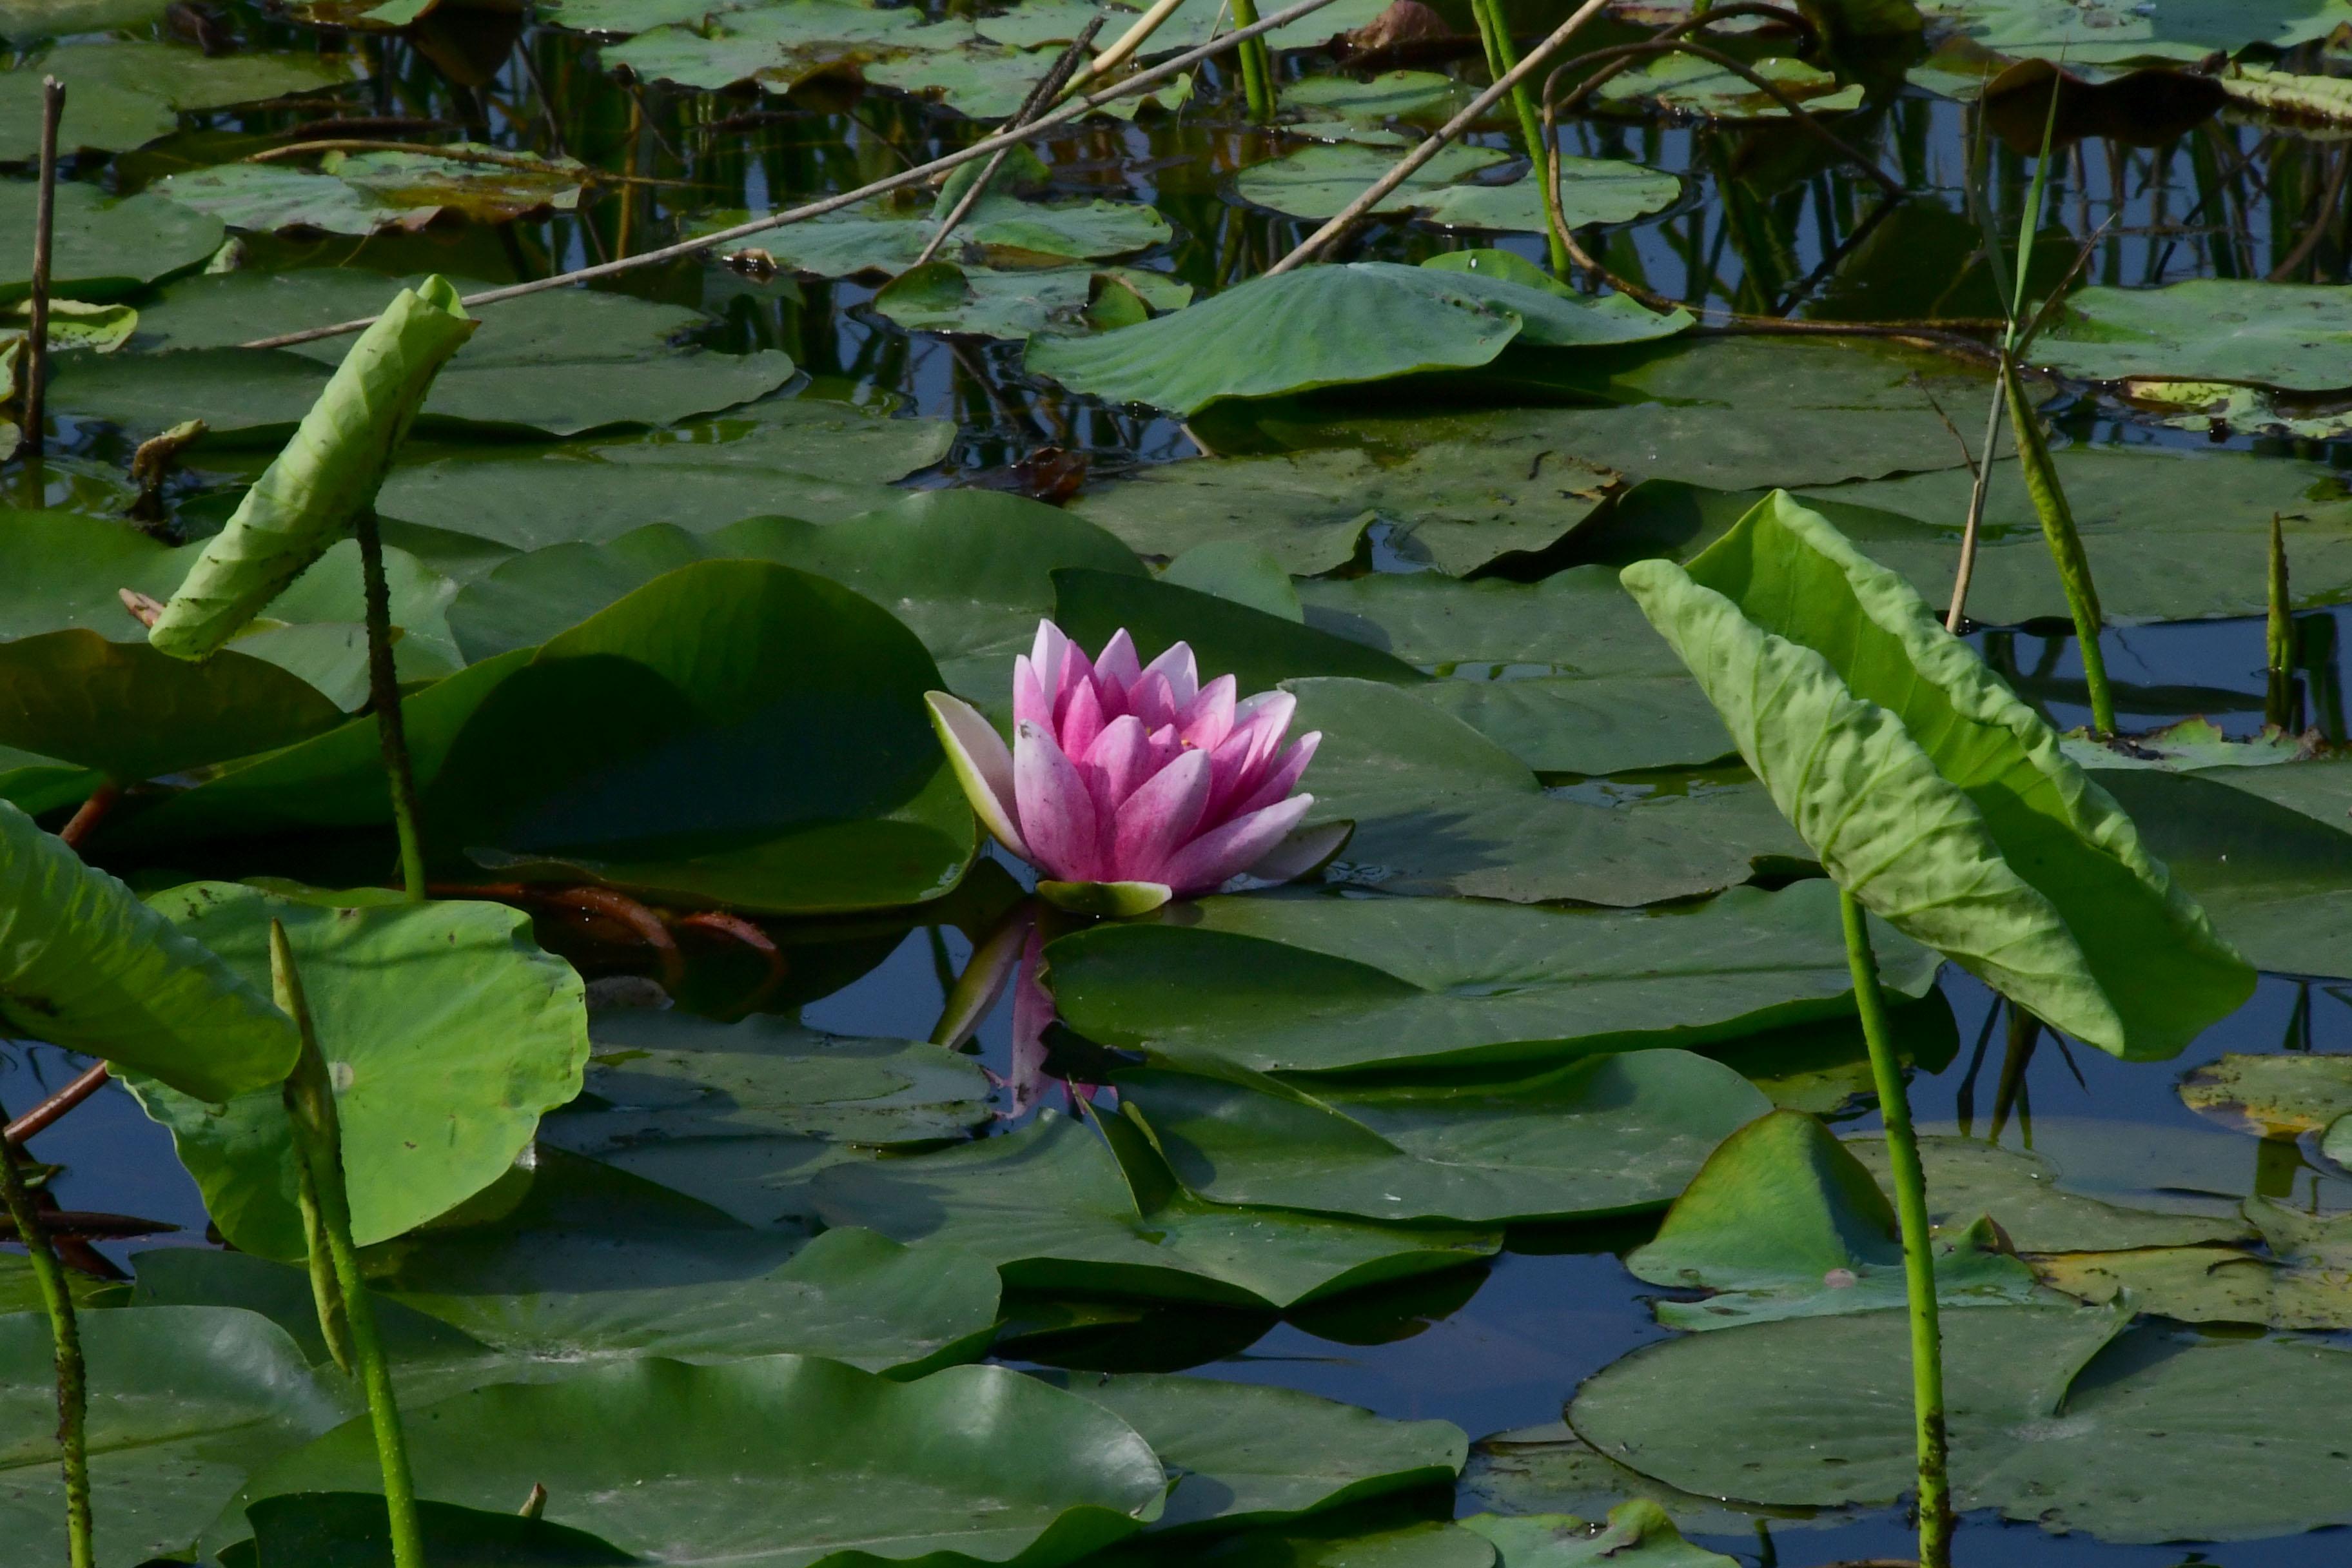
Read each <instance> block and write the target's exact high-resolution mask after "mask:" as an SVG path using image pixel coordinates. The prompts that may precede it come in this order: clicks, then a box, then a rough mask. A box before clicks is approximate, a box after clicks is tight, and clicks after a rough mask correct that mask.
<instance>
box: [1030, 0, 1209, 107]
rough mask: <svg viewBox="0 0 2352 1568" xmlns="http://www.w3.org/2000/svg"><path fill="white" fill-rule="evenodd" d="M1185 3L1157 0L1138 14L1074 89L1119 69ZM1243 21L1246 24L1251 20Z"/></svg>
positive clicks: (1081, 73)
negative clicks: (1146, 9)
mask: <svg viewBox="0 0 2352 1568" xmlns="http://www.w3.org/2000/svg"><path fill="white" fill-rule="evenodd" d="M1183 3H1184V0H1153V4H1152V6H1151V8H1150V10H1148V11H1146V12H1144V14H1143V15H1142V16H1138V17H1137V18H1136V19H1135V21H1134V22H1133V23H1132V24H1131V25H1130V26H1129V27H1128V29H1127V31H1126V32H1124V33H1121V34H1120V35H1119V36H1118V37H1117V38H1116V39H1114V40H1112V42H1111V46H1110V47H1108V48H1107V49H1105V50H1104V51H1103V52H1102V53H1100V54H1098V55H1097V56H1096V57H1095V58H1094V63H1093V64H1091V65H1089V66H1087V68H1086V69H1085V70H1083V71H1081V72H1079V73H1078V78H1077V80H1076V82H1074V83H1073V84H1072V87H1071V90H1073V91H1075V90H1076V89H1077V88H1078V87H1080V86H1083V85H1085V84H1086V83H1087V82H1089V81H1092V80H1093V79H1095V78H1097V77H1098V76H1108V75H1109V74H1110V73H1111V72H1112V71H1114V70H1116V69H1118V67H1119V66H1120V65H1122V64H1123V63H1125V61H1126V60H1127V58H1128V57H1129V55H1132V54H1133V53H1135V51H1136V50H1138V49H1139V48H1141V47H1143V45H1144V42H1145V40H1146V39H1148V38H1150V37H1151V35H1152V34H1154V33H1156V32H1158V31H1160V27H1161V26H1163V25H1165V24H1166V22H1167V20H1168V18H1169V17H1171V16H1174V15H1175V14H1176V8H1177V7H1178V6H1179V5H1182V4H1183ZM1243 25H1244V26H1247V25H1248V24H1246V23H1244V24H1243Z"/></svg>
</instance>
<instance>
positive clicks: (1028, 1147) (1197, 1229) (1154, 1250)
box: [807, 1111, 1499, 1309]
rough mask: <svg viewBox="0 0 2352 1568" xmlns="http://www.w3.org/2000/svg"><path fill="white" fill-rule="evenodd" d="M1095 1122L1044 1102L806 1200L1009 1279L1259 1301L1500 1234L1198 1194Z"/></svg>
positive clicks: (1349, 1280) (1106, 1121) (1339, 1285)
mask: <svg viewBox="0 0 2352 1568" xmlns="http://www.w3.org/2000/svg"><path fill="white" fill-rule="evenodd" d="M1095 1120H1097V1121H1099V1122H1100V1125H1101V1129H1102V1131H1101V1132H1100V1133H1097V1131H1096V1130H1094V1129H1092V1128H1089V1127H1087V1125H1086V1123H1085V1122H1083V1121H1072V1120H1070V1119H1068V1118H1066V1117H1061V1116H1057V1115H1055V1114H1054V1113H1052V1112H1050V1111H1048V1112H1046V1113H1045V1115H1044V1116H1042V1117H1041V1118H1040V1119H1039V1121H1037V1122H1036V1123H1035V1124H1034V1125H1033V1126H1031V1127H1029V1128H1027V1129H1025V1130H1024V1131H1019V1132H1014V1133H1011V1134H1008V1135H1006V1136H1004V1137H1001V1138H988V1139H983V1140H982V1141H981V1142H977V1143H971V1144H967V1145H964V1146H963V1147H961V1148H957V1149H950V1150H947V1151H945V1152H940V1153H936V1154H920V1155H914V1156H910V1157H907V1158H902V1159H894V1160H879V1161H868V1162H864V1163H856V1164H840V1165H834V1166H830V1167H828V1168H826V1169H824V1170H823V1171H820V1172H819V1173H817V1174H816V1176H815V1177H814V1179H813V1180H812V1181H811V1182H810V1184H809V1186H808V1189H807V1190H808V1196H809V1199H810V1201H811V1203H812V1204H813V1205H814V1209H815V1211H816V1213H817V1214H818V1215H819V1216H821V1217H822V1218H823V1219H824V1222H825V1223H826V1224H827V1225H863V1226H868V1227H869V1228H871V1229H874V1230H877V1231H880V1232H881V1233H882V1234H883V1235H885V1236H890V1237H898V1239H899V1240H902V1241H907V1242H910V1243H911V1242H915V1241H919V1240H926V1239H932V1238H936V1239H937V1240H939V1241H941V1242H945V1243H947V1244H948V1245H950V1246H952V1247H960V1248H961V1249H962V1250H964V1251H967V1252H972V1253H977V1254H979V1255H980V1256H981V1257H983V1258H989V1259H990V1260H992V1262H994V1263H995V1264H996V1265H997V1266H998V1267H999V1268H1001V1269H1002V1270H1003V1274H1004V1278H1005V1280H1006V1282H1007V1283H1008V1284H1011V1285H1014V1286H1017V1287H1022V1288H1024V1289H1062V1290H1075V1291H1079V1292H1083V1293H1087V1294H1111V1295H1122V1296H1144V1297H1169V1298H1173V1299H1175V1300H1192V1301H1206V1302H1221V1303H1224V1304H1227V1305H1233V1306H1242V1307H1254V1308H1260V1309H1264V1308H1268V1307H1271V1308H1277V1309H1279V1308H1284V1307H1289V1306H1293V1305H1296V1304H1297V1303H1299V1302H1302V1301H1308V1300H1319V1299H1321V1298H1324V1297H1327V1296H1335V1295H1339V1294H1340V1293H1342V1292H1344V1291H1347V1290H1351V1289H1359V1288H1360V1287H1363V1286H1367V1285H1374V1284H1381V1283H1385V1282H1387V1281H1390V1280H1393V1279H1408V1278H1411V1277H1412V1276H1413V1275H1417V1274H1427V1273H1431V1272H1433V1271H1434V1270H1437V1269H1442V1268H1455V1267H1458V1266H1460V1265H1462V1264H1465V1263H1470V1262H1475V1261H1476V1260H1477V1259H1479V1258H1485V1257H1488V1256H1491V1255H1492V1253H1493V1252H1494V1250H1495V1248H1496V1246H1497V1245H1498V1244H1499V1238H1498V1237H1496V1235H1495V1233H1493V1232H1491V1231H1483V1232H1482V1231H1477V1230H1469V1229H1460V1228H1450V1229H1449V1228H1429V1227H1422V1228H1416V1229H1410V1230H1408V1229H1402V1228H1398V1227H1395V1226H1381V1225H1375V1224H1371V1223H1369V1222H1366V1221H1362V1220H1353V1219H1335V1218H1328V1217H1325V1216H1322V1215H1305V1214H1288V1213H1285V1212H1282V1211H1280V1210H1275V1209H1255V1208H1236V1207H1233V1206H1230V1205H1223V1204H1210V1203H1206V1202H1203V1201H1202V1200H1201V1199H1199V1198H1196V1197H1194V1196H1192V1194H1188V1193H1186V1192H1185V1191H1184V1190H1183V1189H1182V1188H1181V1187H1180V1186H1179V1185H1177V1184H1176V1182H1175V1180H1174V1178H1173V1177H1172V1176H1171V1175H1170V1174H1169V1173H1168V1172H1167V1170H1166V1168H1165V1167H1164V1166H1163V1165H1161V1164H1160V1160H1159V1156H1158V1155H1156V1154H1154V1153H1153V1152H1151V1151H1150V1147H1149V1146H1148V1145H1147V1144H1146V1142H1145V1141H1144V1137H1143V1134H1142V1133H1141V1132H1139V1131H1137V1129H1136V1128H1135V1127H1134V1126H1133V1124H1131V1123H1129V1122H1128V1121H1126V1120H1125V1119H1124V1118H1120V1117H1109V1118H1096V1119H1095ZM1107 1139H1108V1142H1106V1140H1107Z"/></svg>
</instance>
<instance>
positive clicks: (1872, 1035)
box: [1838, 888, 1952, 1568]
mask: <svg viewBox="0 0 2352 1568" xmlns="http://www.w3.org/2000/svg"><path fill="white" fill-rule="evenodd" d="M1838 913H1839V914H1840V916H1842V917H1843V921H1844V924H1845V958H1846V965H1847V967H1848V968H1849V969H1850V970H1852V971H1853V1000H1854V1006H1855V1008H1856V1010H1858V1011H1859V1012H1860V1013H1861V1015H1862V1036H1863V1038H1864V1040H1865V1041H1867V1042H1868V1043H1869V1046H1870V1073H1871V1078H1872V1079H1873V1080H1874V1081H1875V1083H1876V1084H1877V1086H1878V1113H1879V1117H1880V1119H1881V1120H1883V1121H1885V1123H1886V1157H1887V1163H1888V1165H1890V1166H1891V1167H1892V1168H1893V1170H1894V1174H1895V1218H1896V1220H1897V1221H1898V1222H1899V1223H1900V1225H1901V1226H1902V1230H1903V1282H1904V1286H1905V1290H1906V1295H1907V1296H1908V1297H1909V1298H1910V1304H1911V1403H1912V1409H1913V1412H1914V1415H1915V1416H1916V1420H1917V1425H1918V1443H1919V1565H1920V1568H1951V1563H1952V1497H1951V1486H1950V1482H1949V1480H1948V1476H1947V1468H1948V1467H1947V1463H1946V1460H1947V1449H1948V1444H1947V1439H1946V1436H1945V1430H1944V1345H1943V1335H1942V1331H1940V1329H1939V1328H1938V1326H1937V1321H1936V1258H1935V1243H1934V1241H1933V1240H1932V1239H1931V1238H1930V1237H1929V1236H1928V1234H1927V1173H1926V1171H1924V1170H1923V1169H1922V1168H1921V1167H1920V1164H1919V1139H1918V1136H1917V1134H1916V1133H1915V1132H1913V1131H1912V1130H1911V1100H1910V1096H1909V1094H1908V1092H1907V1091H1906V1089H1905V1088H1904V1085H1903V1065H1902V1064H1901V1063H1900V1062H1898V1061H1896V1060H1895V1043H1894V1040H1893V1038H1892V1037H1891V1036H1890V1035H1889V1033H1888V1030H1887V1026H1886V997H1885V994H1884V993H1882V992H1881V991H1880V990H1879V988H1878V959H1877V955H1876V954H1874V953H1873V952H1871V949H1870V927H1869V926H1868V925H1867V924H1866V923H1865V922H1864V918H1863V912H1862V906H1861V905H1860V904H1858V903H1856V902H1854V900H1853V894H1851V893H1849V892H1847V891H1846V890H1845V889H1843V888H1840V889H1838Z"/></svg>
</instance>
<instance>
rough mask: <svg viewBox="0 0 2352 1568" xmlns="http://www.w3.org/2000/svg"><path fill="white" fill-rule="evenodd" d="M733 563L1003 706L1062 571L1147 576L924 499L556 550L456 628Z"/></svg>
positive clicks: (508, 580) (654, 531)
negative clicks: (780, 578)
mask: <svg viewBox="0 0 2352 1568" xmlns="http://www.w3.org/2000/svg"><path fill="white" fill-rule="evenodd" d="M813 435H814V433H812V436H813ZM813 444H814V443H813ZM851 456H852V457H854V456H855V454H854V453H852V454H851ZM0 537H5V536H4V535H0ZM725 557H731V558H747V557H748V558H750V559H753V560H763V561H776V562H781V563H783V564H786V565H791V566H797V567H800V568H801V569H802V570H803V571H808V572H814V573H816V574H819V575H821V576H824V577H829V578H831V579H833V580H834V581H835V582H836V583H839V584H842V585H843V586H845V587H847V588H851V589H854V590H855V591H856V592H857V593H860V594H863V595H865V596H866V597H867V598H869V599H872V600H873V601H874V602H875V603H877V604H879V605H887V606H889V608H890V611H891V613H892V614H893V615H894V616H898V618H899V619H900V620H901V621H903V622H905V623H906V625H907V626H908V627H909V628H910V629H911V630H913V631H914V632H915V634H916V635H917V636H919V637H921V638H922V639H923V642H924V646H925V647H929V649H930V650H931V654H932V657H933V658H937V659H938V660H939V661H940V671H941V673H942V674H943V675H944V676H945V677H946V679H947V680H948V683H949V685H950V688H951V689H954V690H956V691H958V692H960V693H961V694H963V695H964V696H966V697H968V698H971V700H975V701H979V702H982V703H985V704H988V705H991V706H996V705H1001V704H1003V702H1004V701H1005V700H1006V693H1007V691H1008V690H1009V685H1008V683H1009V681H1010V680H1011V678H1012V668H1013V656H1014V655H1015V654H1017V653H1024V652H1026V651H1027V650H1028V647H1029V645H1030V644H1031V642H1033V641H1034V639H1035V637H1036V630H1037V622H1038V620H1039V619H1040V618H1042V617H1044V616H1049V615H1051V614H1053V612H1054V607H1055V588H1054V579H1053V575H1052V574H1053V573H1054V572H1055V570H1057V569H1060V568H1064V567H1083V568H1085V569H1087V570H1088V571H1091V572H1097V573H1104V574H1128V575H1133V576H1135V577H1138V578H1140V577H1141V575H1142V568H1141V567H1140V566H1139V565H1138V564H1137V563H1136V561H1135V558H1134V556H1133V555H1132V554H1131V553H1129V551H1128V550H1127V549H1126V548H1125V547H1124V546H1123V545H1121V544H1119V543H1118V541H1117V540H1115V539H1112V538H1111V537H1109V536H1108V534H1106V533H1104V532H1102V531H1100V530H1098V529H1096V528H1093V527H1090V526H1089V525H1087V523H1085V522H1082V521H1076V520H1075V519H1073V518H1071V517H1070V516H1069V515H1068V514H1066V513H1065V512H1062V511H1060V510H1056V509H1055V508H1053V507H1047V506H1041V505H1039V504H1038V503H1036V502H1034V501H1030V500H1022V499H1021V498H1019V497H1016V496H1008V495H1002V494H998V493H995V492H992V491H988V490H925V491H919V492H916V493H912V494H908V493H906V492H899V493H898V494H897V495H896V496H894V497H892V499H890V500H889V503H888V504H887V506H883V507H880V508H878V509H877V510H873V511H870V512H866V513H865V514H863V515H861V516H857V517H853V518H851V519H849V520H847V521H842V522H836V523H833V524H831V525H829V526H826V527H816V526H814V525H812V524H808V523H801V522H795V521H792V520H790V519H787V518H755V519H751V520H747V521H743V522H741V523H738V524H735V525H734V526H731V527H728V528H722V529H719V530H717V531H713V532H710V533H706V534H693V533H688V532H687V531H685V530H683V529H679V528H676V527H672V526H669V525H667V524H656V525H655V526H653V527H651V528H644V529H639V530H637V531H634V532H631V533H626V534H623V535H622V536H620V537H619V538H618V539H615V540H614V541H612V542H610V543H608V544H604V545H584V544H567V545H556V546H551V547H550V548H547V549H543V550H540V551H536V552H532V553H531V554H530V555H527V556H524V557H521V558H520V559H518V560H515V561H512V562H509V563H507V564H505V565H502V566H500V567H499V568H497V569H496V570H494V571H492V572H491V573H489V574H488V575H487V576H485V577H483V578H481V579H480V580H479V581H478V582H476V583H474V584H469V585H467V588H466V589H465V590H464V591H463V592H462V593H461V594H460V595H459V596H458V599H457V604H456V605H454V606H453V607H452V609H451V612H450V614H451V616H452V623H451V624H452V625H453V626H455V627H456V628H457V637H458V641H459V643H460V645H461V646H462V647H464V648H465V650H466V653H467V657H468V658H477V659H478V658H488V657H489V656H491V655H493V654H496V653H501V652H504V651H506V650H507V649H509V648H513V647H525V646H529V645H530V644H534V643H539V642H544V641H546V640H547V639H549V638H550V637H554V636H556V635H557V634H558V633H559V632H561V631H562V630H563V629H565V628H566V627H569V626H572V625H573V624H575V623H577V622H579V621H581V620H583V619H585V618H586V617H587V616H591V615H593V614H594V613H595V612H596V611H598V610H601V609H603V608H604V606H605V605H609V604H611V603H612V602H613V601H614V600H615V599H617V598H619V597H620V596H621V595H624V594H625V593H627V592H629V591H630V590H632V589H634V588H635V587H638V586H641V585H642V584H646V583H649V582H651V581H652V580H653V579H654V578H656V577H657V576H659V575H660V574H662V573H664V572H667V571H671V570H674V569H676V568H677V567H679V566H683V565H686V564H688V563H691V562H695V561H701V560H707V559H717V558H725Z"/></svg>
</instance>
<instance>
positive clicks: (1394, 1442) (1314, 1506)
mask: <svg viewBox="0 0 2352 1568" xmlns="http://www.w3.org/2000/svg"><path fill="white" fill-rule="evenodd" d="M1036 1375H1038V1376H1040V1377H1041V1378H1042V1379H1043V1380H1044V1381H1045V1382H1046V1383H1050V1384H1053V1385H1054V1386H1055V1387H1056V1388H1066V1389H1067V1390H1069V1391H1070V1392H1071V1393H1073V1394H1077V1395H1078V1396H1079V1397H1080V1398H1082V1399H1088V1400H1092V1401H1093V1402H1094V1403H1095V1404H1097V1405H1101V1406H1102V1407H1103V1408H1104V1409H1106V1410H1108V1411H1109V1412H1111V1413H1112V1414H1113V1415H1117V1416H1118V1418H1119V1419H1120V1420H1122V1421H1124V1422H1126V1423H1127V1424H1128V1425H1129V1426H1132V1427H1134V1428H1135V1429H1136V1431H1137V1432H1139V1433H1140V1434H1141V1435H1142V1436H1143V1439H1144V1441H1145V1442H1147V1443H1150V1445H1151V1451H1152V1452H1153V1453H1155V1454H1158V1455H1159V1456H1160V1463H1162V1464H1164V1465H1166V1466H1167V1467H1168V1469H1169V1473H1170V1474H1171V1476H1173V1477H1174V1478H1175V1481H1176V1484H1175V1488H1174V1489H1173V1490H1171V1492H1170V1493H1169V1496H1168V1508H1167V1510H1166V1511H1165V1512H1163V1513H1162V1514H1161V1515H1160V1518H1159V1520H1158V1521H1157V1522H1156V1523H1154V1524H1153V1525H1152V1526H1151V1529H1152V1530H1153V1531H1155V1532H1164V1531H1171V1530H1181V1529H1183V1528H1184V1527H1186V1526H1188V1525H1204V1524H1209V1523H1212V1522H1213V1523H1215V1524H1216V1525H1218V1526H1219V1527H1220V1528H1227V1529H1229V1528H1234V1527H1236V1526H1245V1525H1253V1524H1264V1523H1268V1522H1271V1521H1276V1520H1279V1519H1284V1518H1287V1517H1290V1516H1293V1515H1297V1514H1302V1513H1312V1512H1316V1511H1318V1510H1324V1509H1334V1508H1340V1507H1344V1506H1346V1505H1348V1504H1351V1503H1358V1502H1362V1501H1364V1500H1367V1499H1370V1498H1375V1497H1381V1496H1384V1495H1386V1494H1388V1493H1391V1492H1399V1491H1407V1490H1410V1489H1412V1488H1415V1487H1424V1486H1448V1485H1451V1484H1452V1483H1453V1480H1454V1477H1455V1476H1457V1475H1459V1474H1461V1472H1462V1462H1463V1460H1464V1458H1465V1457H1467V1455H1468V1453H1469V1442H1468V1439H1466V1438H1465V1437H1464V1436H1463V1435H1462V1429H1461V1428H1460V1427H1458V1426H1454V1424H1453V1423H1452V1422H1450V1421H1387V1420H1383V1419H1381V1417H1380V1416H1377V1415H1373V1414H1372V1413H1371V1412H1370V1411H1369V1410H1360V1409H1358V1408H1357V1407H1356V1406H1354V1405H1341V1404H1339V1403H1338V1402H1336V1401H1334V1400H1329V1399H1319V1398H1318V1397H1316V1396H1315V1395H1314V1394H1302V1393H1300V1392H1298V1391H1297V1390H1296V1389H1290V1388H1270V1387H1265V1386H1263V1385H1260V1384H1241V1383H1223V1382H1218V1381H1215V1380H1213V1379H1210V1378H1205V1377H1190V1376H1185V1377H1175V1376H1166V1375H1161V1374H1157V1373H1126V1374H1124V1375H1119V1376H1108V1377H1107V1376H1102V1375H1099V1374H1087V1373H1039V1374H1036Z"/></svg>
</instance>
